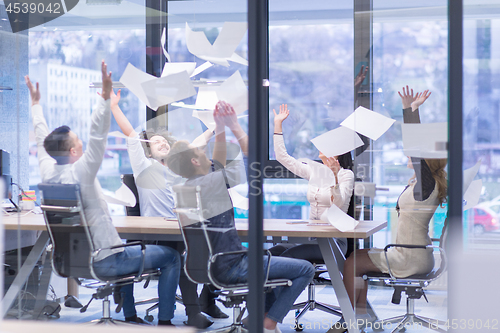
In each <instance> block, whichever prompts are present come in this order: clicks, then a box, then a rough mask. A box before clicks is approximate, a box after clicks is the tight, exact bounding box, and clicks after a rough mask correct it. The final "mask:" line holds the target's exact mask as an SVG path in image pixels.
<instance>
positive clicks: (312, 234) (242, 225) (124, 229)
mask: <svg viewBox="0 0 500 333" xmlns="http://www.w3.org/2000/svg"><path fill="white" fill-rule="evenodd" d="M314 222H318V221H309V220H291V219H264V223H263V234H264V236H265V237H266V241H267V242H273V243H278V242H286V241H288V242H290V243H317V244H318V245H319V247H320V249H321V253H322V255H323V259H324V261H325V264H326V267H327V269H328V273H329V275H330V279H331V281H332V285H333V288H334V289H335V294H336V296H337V299H338V302H339V305H340V308H341V311H342V314H343V316H344V319H345V321H346V322H347V323H354V322H355V317H354V311H353V308H352V305H351V302H350V301H349V297H348V295H347V291H346V289H345V287H344V284H343V282H342V274H341V272H342V270H343V264H344V256H343V255H342V253H341V252H340V250H339V248H338V246H337V244H336V242H334V241H333V239H332V238H336V237H347V238H355V239H364V238H368V237H370V236H372V235H373V234H374V233H376V232H378V231H380V230H382V229H384V228H385V227H386V226H387V222H386V221H359V224H358V225H357V226H356V228H355V229H353V230H351V231H345V232H341V231H339V230H338V229H336V228H335V227H333V226H331V225H327V224H325V225H318V224H317V223H314ZM113 224H114V226H115V227H116V230H117V231H118V233H119V234H120V237H121V238H123V239H134V240H172V241H181V240H182V236H181V231H180V229H179V225H178V222H177V220H176V219H165V218H163V217H140V216H113ZM3 225H4V228H5V230H18V229H20V230H34V231H39V232H40V235H39V237H38V239H37V241H36V243H35V245H34V246H33V249H32V250H31V252H30V253H29V255H28V257H27V259H26V260H25V262H24V264H23V266H22V267H21V269H20V270H19V271H18V274H17V276H16V278H15V279H14V282H13V283H12V284H11V286H10V287H9V289H8V290H7V292H6V294H5V296H4V298H3V300H2V309H3V310H2V311H3V317H5V315H6V313H7V311H8V310H9V308H10V307H11V306H12V303H13V302H14V300H15V298H16V296H17V294H18V293H19V291H20V290H21V288H22V287H23V285H24V284H25V282H26V281H27V279H28V277H29V275H30V273H31V271H32V270H33V268H34V267H35V265H36V263H37V262H38V260H39V259H40V256H41V255H42V253H43V251H44V250H45V248H46V247H47V245H48V243H49V236H48V232H47V229H46V227H45V222H44V219H43V215H42V214H33V213H30V214H28V215H26V214H23V213H18V214H12V215H9V216H3ZM236 229H237V231H238V234H239V236H240V238H241V239H242V241H247V236H248V221H247V220H246V219H236ZM45 266H49V267H50V265H45ZM45 271H48V270H45ZM42 280H45V281H42ZM49 280H50V271H49V272H46V273H42V277H41V281H40V284H42V283H47V285H48V281H49ZM40 289H41V290H39V295H38V296H40V297H41V298H39V297H37V299H45V297H46V295H41V293H43V292H46V290H43V288H40ZM36 310H37V309H36V306H35V313H36ZM349 332H351V333H352V332H353V333H359V330H358V328H357V326H355V325H354V326H351V327H350V329H349Z"/></svg>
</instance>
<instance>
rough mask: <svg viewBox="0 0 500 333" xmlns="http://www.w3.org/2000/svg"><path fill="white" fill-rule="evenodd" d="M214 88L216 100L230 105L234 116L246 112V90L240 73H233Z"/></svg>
mask: <svg viewBox="0 0 500 333" xmlns="http://www.w3.org/2000/svg"><path fill="white" fill-rule="evenodd" d="M214 88H215V91H216V94H217V99H218V100H219V101H225V102H227V103H229V104H231V105H232V107H233V108H234V111H235V112H236V114H241V113H243V112H245V111H246V110H248V88H247V86H246V84H245V82H244V81H243V78H242V77H241V74H240V71H236V72H234V73H233V75H231V76H230V77H229V78H227V79H226V80H225V81H224V82H223V83H222V84H221V85H220V86H218V87H214Z"/></svg>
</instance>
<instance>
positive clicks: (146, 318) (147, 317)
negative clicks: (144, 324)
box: [144, 315, 154, 323]
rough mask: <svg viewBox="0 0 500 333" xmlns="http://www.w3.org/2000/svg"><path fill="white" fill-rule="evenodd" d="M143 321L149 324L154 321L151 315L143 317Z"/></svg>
mask: <svg viewBox="0 0 500 333" xmlns="http://www.w3.org/2000/svg"><path fill="white" fill-rule="evenodd" d="M144 320H146V321H149V322H150V323H151V322H152V321H153V320H154V317H153V316H152V315H147V316H144Z"/></svg>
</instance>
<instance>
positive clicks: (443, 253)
mask: <svg viewBox="0 0 500 333" xmlns="http://www.w3.org/2000/svg"><path fill="white" fill-rule="evenodd" d="M391 247H402V248H407V249H438V250H439V252H440V255H441V259H442V263H441V268H440V269H441V270H443V271H444V270H445V269H446V266H447V257H446V251H445V250H444V249H443V248H442V247H440V246H437V245H415V244H388V245H386V246H385V247H384V253H385V260H386V262H387V269H388V270H389V275H390V276H391V278H392V279H397V278H396V277H395V276H394V275H393V274H392V270H391V265H390V264H389V258H388V257H387V250H388V249H390V248H391Z"/></svg>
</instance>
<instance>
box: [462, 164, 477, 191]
mask: <svg viewBox="0 0 500 333" xmlns="http://www.w3.org/2000/svg"><path fill="white" fill-rule="evenodd" d="M480 166H481V160H479V161H477V163H476V164H475V165H474V166H473V167H472V168H469V169H466V170H464V175H463V176H464V180H463V184H462V186H463V191H462V194H465V192H467V190H468V189H469V186H470V184H471V183H472V180H473V179H474V177H476V175H477V173H478V171H479V167H480Z"/></svg>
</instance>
